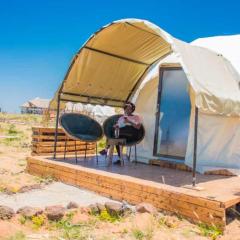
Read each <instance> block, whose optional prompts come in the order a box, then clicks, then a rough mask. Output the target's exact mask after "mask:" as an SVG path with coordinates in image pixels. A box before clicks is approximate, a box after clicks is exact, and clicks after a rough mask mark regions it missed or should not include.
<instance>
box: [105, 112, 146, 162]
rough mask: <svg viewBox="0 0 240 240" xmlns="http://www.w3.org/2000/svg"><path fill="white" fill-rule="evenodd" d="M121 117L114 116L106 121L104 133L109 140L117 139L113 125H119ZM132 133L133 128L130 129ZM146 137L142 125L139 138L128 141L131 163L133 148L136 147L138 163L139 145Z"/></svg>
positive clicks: (119, 115) (118, 115)
mask: <svg viewBox="0 0 240 240" xmlns="http://www.w3.org/2000/svg"><path fill="white" fill-rule="evenodd" d="M121 116H122V114H117V115H113V116H111V117H109V118H107V119H106V120H105V121H104V123H103V132H104V135H105V136H106V137H107V138H108V139H111V138H115V137H114V128H113V125H115V124H116V123H117V121H118V119H119V118H120V117H121ZM132 128H133V127H132ZM130 131H131V128H130ZM144 136H145V129H144V126H143V125H141V127H140V129H139V130H138V136H137V137H135V138H134V137H133V138H128V139H127V141H126V146H127V147H129V154H128V159H129V161H130V156H131V148H132V147H134V150H135V162H136V161H137V144H138V143H140V142H141V141H142V140H143V138H144Z"/></svg>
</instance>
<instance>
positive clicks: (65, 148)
mask: <svg viewBox="0 0 240 240" xmlns="http://www.w3.org/2000/svg"><path fill="white" fill-rule="evenodd" d="M66 151H67V136H66V137H65V146H64V160H65V159H66Z"/></svg>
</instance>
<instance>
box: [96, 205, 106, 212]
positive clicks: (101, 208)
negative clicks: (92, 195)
mask: <svg viewBox="0 0 240 240" xmlns="http://www.w3.org/2000/svg"><path fill="white" fill-rule="evenodd" d="M96 205H97V208H98V211H99V212H102V211H104V210H106V208H105V206H104V204H102V203H97V204H96Z"/></svg>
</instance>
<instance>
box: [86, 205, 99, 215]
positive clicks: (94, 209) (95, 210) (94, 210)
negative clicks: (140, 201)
mask: <svg viewBox="0 0 240 240" xmlns="http://www.w3.org/2000/svg"><path fill="white" fill-rule="evenodd" d="M88 207H89V209H90V213H91V214H99V213H100V211H99V209H98V206H97V204H90V205H89V206H88Z"/></svg>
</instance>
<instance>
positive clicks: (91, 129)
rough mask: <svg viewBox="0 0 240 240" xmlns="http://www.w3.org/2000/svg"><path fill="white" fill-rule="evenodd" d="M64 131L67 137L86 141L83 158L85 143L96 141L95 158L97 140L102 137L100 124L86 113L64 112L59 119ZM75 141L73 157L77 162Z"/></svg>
mask: <svg viewBox="0 0 240 240" xmlns="http://www.w3.org/2000/svg"><path fill="white" fill-rule="evenodd" d="M59 123H60V125H61V126H62V128H63V130H64V132H65V133H66V135H67V136H68V137H69V138H72V139H75V140H76V141H77V140H81V141H84V142H86V147H85V159H86V153H87V143H88V142H94V143H96V158H97V162H98V156H97V141H98V140H100V139H101V138H102V137H103V130H102V127H101V125H100V124H99V123H98V122H97V121H96V120H94V119H92V118H90V117H89V116H87V115H84V114H79V113H64V114H63V115H62V116H61V117H60V120H59ZM76 141H75V157H76V163H77V147H76ZM66 147H67V139H66V141H65V149H64V159H65V156H66Z"/></svg>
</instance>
